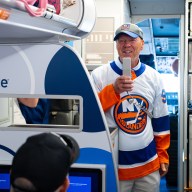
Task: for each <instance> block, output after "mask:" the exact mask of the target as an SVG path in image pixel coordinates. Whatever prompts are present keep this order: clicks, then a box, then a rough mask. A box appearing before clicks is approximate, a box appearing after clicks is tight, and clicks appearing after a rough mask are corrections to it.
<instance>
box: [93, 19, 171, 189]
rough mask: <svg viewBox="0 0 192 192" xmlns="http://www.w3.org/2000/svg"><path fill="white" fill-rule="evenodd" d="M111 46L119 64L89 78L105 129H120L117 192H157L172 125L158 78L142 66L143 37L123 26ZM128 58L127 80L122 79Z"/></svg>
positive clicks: (166, 162) (166, 160)
mask: <svg viewBox="0 0 192 192" xmlns="http://www.w3.org/2000/svg"><path fill="white" fill-rule="evenodd" d="M114 41H115V42H116V49H117V52H118V55H119V56H118V58H117V59H116V60H115V61H113V62H111V63H109V64H105V65H103V66H100V67H98V68H96V69H95V70H93V71H92V73H91V77H92V80H93V83H94V84H95V87H96V90H97V92H98V96H99V99H100V102H101V105H102V107H103V110H104V112H105V115H106V120H107V123H108V126H109V127H118V130H119V136H118V137H119V156H118V174H119V183H120V192H141V191H142V192H158V191H159V184H160V176H161V177H162V176H164V175H165V174H166V173H167V171H168V166H169V157H168V153H167V149H168V147H169V145H170V123H169V115H168V109H167V103H166V95H165V90H164V87H163V82H162V79H161V76H160V74H159V73H158V72H157V71H156V70H155V69H153V68H151V67H149V66H147V65H145V64H144V63H141V62H140V60H139V54H140V52H141V51H142V49H143V46H144V40H143V31H142V30H141V29H140V28H139V27H138V26H137V25H135V24H132V23H127V24H123V25H121V26H120V27H119V28H118V29H117V30H116V32H115V36H114ZM126 57H130V58H131V76H126V75H122V74H123V73H122V69H123V67H122V65H123V58H126Z"/></svg>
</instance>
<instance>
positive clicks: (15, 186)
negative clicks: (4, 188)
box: [10, 133, 79, 192]
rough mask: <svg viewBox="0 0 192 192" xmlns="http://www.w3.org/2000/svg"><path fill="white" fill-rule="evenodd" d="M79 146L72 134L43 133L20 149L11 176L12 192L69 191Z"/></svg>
mask: <svg viewBox="0 0 192 192" xmlns="http://www.w3.org/2000/svg"><path fill="white" fill-rule="evenodd" d="M78 156H79V146H78V144H77V142H76V140H75V139H73V138H72V137H71V136H69V135H58V134H56V133H40V134H37V135H34V136H30V137H29V138H28V139H27V140H26V142H25V143H24V144H23V145H22V146H21V147H20V148H19V149H18V150H17V152H16V154H15V156H14V158H13V161H12V168H11V173H10V182H11V190H10V191H11V192H65V191H67V188H68V186H69V179H68V177H67V175H68V173H69V169H70V167H71V165H72V163H74V162H75V161H76V160H77V158H78Z"/></svg>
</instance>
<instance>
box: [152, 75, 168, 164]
mask: <svg viewBox="0 0 192 192" xmlns="http://www.w3.org/2000/svg"><path fill="white" fill-rule="evenodd" d="M158 83H159V84H158V86H156V98H155V102H154V109H153V119H152V126H153V131H154V137H155V142H156V149H157V154H158V157H159V161H160V163H169V156H168V153H167V149H168V148H169V146H170V120H169V114H168V107H167V102H166V92H165V89H164V87H163V82H162V80H161V79H159V81H158Z"/></svg>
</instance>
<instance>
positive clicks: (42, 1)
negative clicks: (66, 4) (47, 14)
mask: <svg viewBox="0 0 192 192" xmlns="http://www.w3.org/2000/svg"><path fill="white" fill-rule="evenodd" d="M20 1H21V2H23V3H24V4H25V9H26V11H27V12H28V13H29V15H31V16H33V17H39V16H42V15H43V13H44V11H45V10H46V8H47V4H48V0H39V1H38V3H39V4H38V9H37V10H36V11H34V10H32V9H31V7H30V5H34V4H35V2H36V1H37V0H20Z"/></svg>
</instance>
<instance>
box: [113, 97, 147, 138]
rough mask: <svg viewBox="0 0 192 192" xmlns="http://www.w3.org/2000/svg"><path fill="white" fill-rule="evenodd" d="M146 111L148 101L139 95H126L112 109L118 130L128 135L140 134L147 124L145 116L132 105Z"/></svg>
mask: <svg viewBox="0 0 192 192" xmlns="http://www.w3.org/2000/svg"><path fill="white" fill-rule="evenodd" d="M133 99H134V102H133ZM135 102H136V103H138V104H140V105H141V106H142V107H145V108H146V109H148V107H149V103H148V101H147V100H146V99H145V98H144V97H142V96H139V95H131V96H130V95H127V96H125V97H123V98H121V100H120V101H119V103H118V104H117V105H115V108H114V119H115V121H116V123H117V125H118V126H119V128H120V129H121V130H122V131H124V132H126V133H128V134H139V133H141V132H142V131H143V130H144V129H145V127H146V124H147V114H146V113H145V112H144V111H143V110H142V109H140V108H139V107H138V106H137V105H134V103H135Z"/></svg>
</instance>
